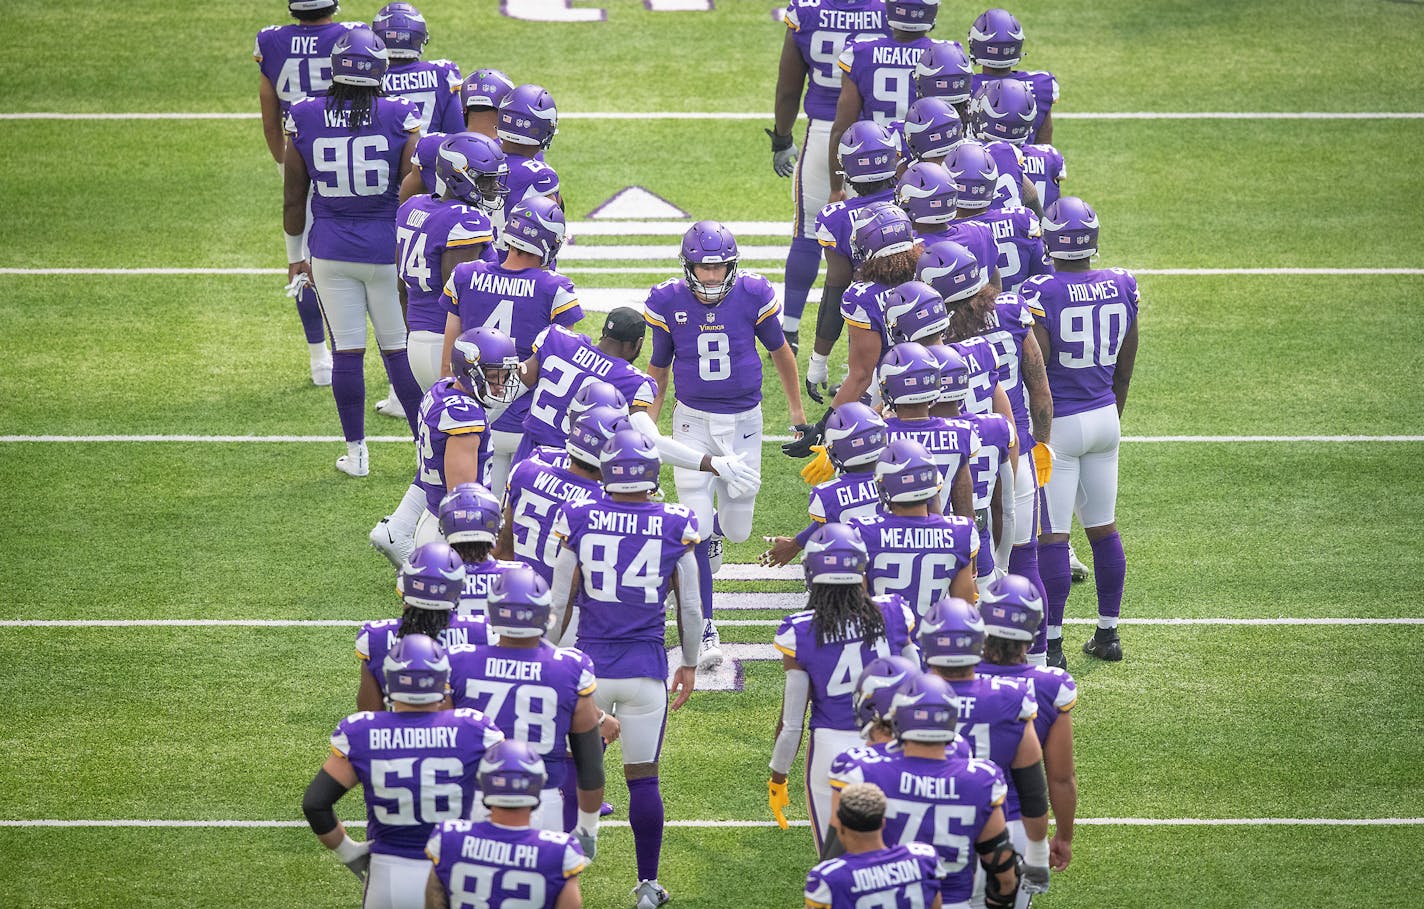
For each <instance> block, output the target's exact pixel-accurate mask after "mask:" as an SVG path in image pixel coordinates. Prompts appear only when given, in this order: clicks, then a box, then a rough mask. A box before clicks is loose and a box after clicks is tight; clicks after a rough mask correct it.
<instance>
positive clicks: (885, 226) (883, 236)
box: [831, 202, 920, 407]
mask: <svg viewBox="0 0 1424 909" xmlns="http://www.w3.org/2000/svg"><path fill="white" fill-rule="evenodd" d="M852 223H853V224H854V225H855V235H854V237H853V240H852V243H853V244H854V248H855V252H856V255H857V256H859V257H860V258H861V260H862V261H861V265H860V269H859V270H858V271H857V272H856V278H858V279H859V280H857V281H855V282H854V283H853V284H851V285H850V286H849V287H847V288H846V290H845V293H844V294H843V295H842V296H841V312H840V315H841V320H842V321H844V322H845V324H846V325H848V326H849V327H850V331H848V332H847V333H846V367H847V371H846V378H845V381H844V382H842V383H841V387H840V389H839V390H838V391H837V392H836V394H835V397H834V398H833V399H832V400H831V406H832V407H837V406H839V405H841V404H846V403H849V402H851V401H859V400H860V399H861V396H862V395H864V394H865V393H866V391H870V399H871V403H872V404H878V403H879V399H880V389H878V388H875V387H874V385H875V367H876V365H877V364H879V363H880V358H881V357H883V356H884V355H885V351H886V350H888V349H889V348H890V344H891V341H890V332H889V329H888V328H887V327H886V324H885V317H886V314H885V307H886V304H887V300H888V299H889V297H890V295H891V293H892V292H893V289H894V288H895V287H896V286H898V285H900V284H903V283H904V282H906V281H909V280H910V279H912V278H913V277H914V276H915V262H916V260H918V259H919V257H920V245H919V243H918V242H917V241H916V240H915V231H914V229H913V228H912V227H911V226H910V216H909V215H907V214H906V213H905V212H904V211H903V210H901V209H900V208H899V207H898V206H896V205H895V204H894V203H892V202H876V203H873V204H871V205H867V206H866V207H865V208H862V209H861V210H860V211H858V212H856V213H855V214H854V215H853V216H852Z"/></svg>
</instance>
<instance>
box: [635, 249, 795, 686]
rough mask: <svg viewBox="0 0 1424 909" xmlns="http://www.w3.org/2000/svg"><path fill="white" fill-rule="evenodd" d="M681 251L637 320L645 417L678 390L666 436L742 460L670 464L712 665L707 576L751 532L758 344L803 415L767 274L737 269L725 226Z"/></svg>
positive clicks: (757, 443)
mask: <svg viewBox="0 0 1424 909" xmlns="http://www.w3.org/2000/svg"><path fill="white" fill-rule="evenodd" d="M680 255H681V259H682V271H683V277H681V278H669V279H668V280H666V281H664V282H662V283H661V284H658V285H657V286H655V287H653V288H652V289H651V290H650V291H648V297H647V299H646V300H645V301H644V302H643V317H644V318H645V319H646V320H647V322H648V325H649V326H650V327H651V330H652V336H653V353H652V356H650V357H649V358H648V375H649V376H650V377H651V378H652V379H653V381H654V382H656V383H657V386H658V397H657V400H655V401H654V402H653V406H652V407H651V408H649V409H648V416H649V417H650V418H652V419H653V420H656V419H657V418H658V414H659V412H660V411H661V410H662V406H663V402H664V400H665V399H666V398H667V396H668V392H669V391H670V390H671V389H673V388H674V387H675V388H676V392H675V394H676V398H677V403H676V405H675V406H674V407H673V412H672V438H673V440H674V441H676V442H679V443H681V444H683V445H686V446H687V447H688V448H689V449H691V450H693V451H694V452H698V453H701V454H706V455H709V456H712V457H725V456H728V455H733V456H739V458H738V461H735V462H732V463H740V464H742V465H745V467H746V471H745V476H741V477H739V476H735V475H734V476H730V477H728V478H726V479H722V478H721V476H720V472H719V473H718V474H711V473H708V472H706V471H703V470H701V469H700V465H699V469H694V468H688V467H674V469H673V480H674V482H675V483H676V484H677V498H678V501H680V502H682V503H683V504H684V505H686V506H687V507H688V508H691V509H692V510H693V512H694V513H695V514H696V515H697V524H698V526H699V527H701V528H703V529H705V531H706V534H705V535H704V538H703V540H702V542H701V543H699V544H698V545H697V570H698V577H699V578H700V579H701V581H702V619H703V628H702V655H701V658H700V660H699V666H700V668H702V669H715V668H716V667H717V665H718V664H720V663H721V662H722V652H721V639H720V636H719V635H718V633H717V626H716V625H714V624H713V622H712V576H713V574H715V573H716V570H717V569H718V568H720V567H721V561H722V541H723V540H724V539H726V540H730V541H731V542H733V543H741V542H743V541H745V540H746V539H748V538H749V537H750V536H751V533H752V520H753V517H754V511H755V507H756V493H757V489H759V488H760V486H761V478H760V472H761V435H762V413H761V378H762V368H761V357H760V356H759V355H758V354H757V344H758V343H760V344H761V346H762V347H763V348H764V349H765V350H766V351H767V352H768V353H769V354H770V356H771V362H772V365H774V366H775V367H776V376H777V378H778V379H779V380H780V382H781V390H782V393H783V394H784V395H785V396H786V400H787V403H788V405H789V408H790V413H791V422H792V424H793V425H804V424H805V422H806V414H805V412H804V411H803V410H802V409H801V380H800V377H799V376H798V375H797V373H796V355H795V354H793V353H792V352H791V347H790V345H788V344H787V343H786V335H785V333H784V332H783V331H782V330H781V322H780V319H779V318H778V317H779V316H780V314H781V306H780V304H779V303H777V300H776V291H775V290H774V289H773V288H772V286H771V282H769V281H767V280H766V278H764V277H762V276H761V275H758V274H755V273H753V272H748V271H743V270H741V269H740V268H739V267H738V260H739V259H740V257H741V254H740V252H739V251H738V249H737V240H736V238H735V237H733V236H732V232H731V231H729V230H728V229H727V228H726V227H724V226H722V225H721V224H719V223H718V222H716V221H699V222H697V223H696V224H694V225H692V227H690V228H688V230H687V232H686V233H685V234H684V235H683V238H682V249H681V253H680ZM669 378H671V379H672V381H671V382H669V381H668V380H669ZM699 461H700V459H699ZM733 473H734V474H735V473H736V471H735V470H733Z"/></svg>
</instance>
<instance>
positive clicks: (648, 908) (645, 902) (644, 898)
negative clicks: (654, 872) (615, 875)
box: [633, 878, 672, 909]
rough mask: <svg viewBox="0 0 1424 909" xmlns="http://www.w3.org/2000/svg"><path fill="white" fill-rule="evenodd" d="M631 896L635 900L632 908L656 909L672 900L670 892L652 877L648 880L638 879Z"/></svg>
mask: <svg viewBox="0 0 1424 909" xmlns="http://www.w3.org/2000/svg"><path fill="white" fill-rule="evenodd" d="M633 898H634V899H635V900H637V902H636V903H634V904H633V909H658V907H659V906H662V905H665V904H667V903H668V902H670V901H671V900H672V894H671V893H668V892H667V888H666V887H664V886H663V885H662V884H659V883H658V880H657V878H653V879H652V880H650V881H639V882H638V886H636V887H634V888H633Z"/></svg>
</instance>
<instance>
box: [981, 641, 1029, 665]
mask: <svg viewBox="0 0 1424 909" xmlns="http://www.w3.org/2000/svg"><path fill="white" fill-rule="evenodd" d="M1028 645H1029V642H1028V641H1011V640H1009V639H1008V638H999V637H992V636H991V637H988V638H985V639H984V662H986V663H993V664H994V665H995V666H1017V665H1018V664H1020V663H1022V662H1024V659H1025V657H1026V656H1027V655H1028Z"/></svg>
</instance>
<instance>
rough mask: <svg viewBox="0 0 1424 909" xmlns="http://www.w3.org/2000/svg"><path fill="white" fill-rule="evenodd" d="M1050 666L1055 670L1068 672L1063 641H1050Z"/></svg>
mask: <svg viewBox="0 0 1424 909" xmlns="http://www.w3.org/2000/svg"><path fill="white" fill-rule="evenodd" d="M1048 665H1049V666H1052V667H1053V668H1054V669H1062V670H1063V671H1065V672H1066V671H1067V670H1068V658H1067V657H1065V656H1064V655H1063V639H1062V638H1049V639H1048Z"/></svg>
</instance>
